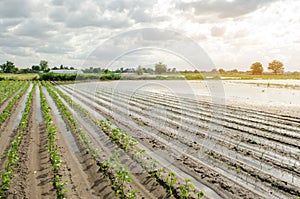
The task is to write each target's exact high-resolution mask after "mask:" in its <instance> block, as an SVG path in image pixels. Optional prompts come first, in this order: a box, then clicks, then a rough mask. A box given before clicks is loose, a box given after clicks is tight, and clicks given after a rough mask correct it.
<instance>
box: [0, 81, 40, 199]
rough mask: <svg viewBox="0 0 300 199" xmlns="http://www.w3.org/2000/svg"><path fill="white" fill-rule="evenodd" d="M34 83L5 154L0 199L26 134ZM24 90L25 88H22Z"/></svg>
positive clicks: (7, 187)
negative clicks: (5, 160) (5, 159)
mask: <svg viewBox="0 0 300 199" xmlns="http://www.w3.org/2000/svg"><path fill="white" fill-rule="evenodd" d="M35 86H36V83H34V85H33V88H32V90H31V91H30V93H29V96H28V99H27V101H26V105H25V110H24V112H23V114H22V118H21V121H20V123H19V126H18V128H17V131H18V134H17V136H16V137H15V139H14V140H13V141H12V143H11V148H10V149H9V150H8V152H7V156H6V157H7V162H6V165H5V171H4V173H2V174H1V180H2V182H1V187H0V198H3V197H4V195H5V192H6V191H7V190H8V189H9V184H10V183H11V182H12V178H13V175H14V169H15V168H16V167H17V166H18V164H19V163H18V160H19V155H18V150H19V146H20V143H21V142H22V139H23V136H24V135H26V134H27V133H28V132H27V131H28V120H29V116H30V110H31V104H32V99H33V92H34V90H35ZM24 88H26V87H24Z"/></svg>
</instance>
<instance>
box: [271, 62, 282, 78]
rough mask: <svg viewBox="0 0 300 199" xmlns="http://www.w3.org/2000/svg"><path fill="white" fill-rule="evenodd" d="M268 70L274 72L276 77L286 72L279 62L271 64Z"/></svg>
mask: <svg viewBox="0 0 300 199" xmlns="http://www.w3.org/2000/svg"><path fill="white" fill-rule="evenodd" d="M268 69H269V70H272V71H273V73H274V74H275V75H277V74H279V73H283V72H284V67H283V63H282V62H280V61H278V60H273V61H272V62H271V63H269V67H268Z"/></svg>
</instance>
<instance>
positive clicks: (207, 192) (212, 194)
mask: <svg viewBox="0 0 300 199" xmlns="http://www.w3.org/2000/svg"><path fill="white" fill-rule="evenodd" d="M61 89H63V88H61ZM65 94H67V95H69V96H70V93H67V92H65ZM70 97H71V96H70ZM73 100H74V102H79V104H80V105H82V106H83V107H84V106H86V105H85V104H84V103H83V102H82V101H80V100H78V99H76V97H75V95H73ZM85 100H87V101H88V99H85ZM87 103H89V104H91V105H92V104H93V103H94V102H93V101H89V102H87ZM95 105H97V104H95ZM87 108H88V109H87V110H89V111H91V110H92V109H91V108H90V107H87ZM95 115H97V116H98V117H100V118H101V117H102V118H103V116H102V115H100V114H99V113H95ZM83 124H84V123H83ZM85 126H86V125H85ZM90 130H91V131H90V133H93V129H90ZM138 147H139V148H140V149H146V151H151V150H150V149H149V148H147V147H146V146H145V145H143V144H142V143H141V142H139V144H138ZM151 157H152V158H154V159H156V160H159V162H160V164H161V165H168V167H169V168H170V169H172V170H174V171H179V170H180V169H178V168H176V167H175V166H173V165H171V162H168V160H167V159H166V158H163V159H162V158H161V156H159V155H157V154H155V153H151ZM178 174H179V175H180V176H181V177H182V178H183V179H186V178H190V179H192V181H193V184H194V185H195V186H196V187H197V188H198V189H200V190H202V191H204V192H205V195H206V196H207V197H208V198H217V199H218V198H221V197H220V196H219V195H218V194H217V193H216V192H215V191H213V190H212V189H211V188H209V187H208V186H206V185H204V184H202V183H200V182H199V181H197V180H196V179H195V178H194V177H193V176H191V175H189V174H187V173H185V172H184V171H182V170H180V172H178Z"/></svg>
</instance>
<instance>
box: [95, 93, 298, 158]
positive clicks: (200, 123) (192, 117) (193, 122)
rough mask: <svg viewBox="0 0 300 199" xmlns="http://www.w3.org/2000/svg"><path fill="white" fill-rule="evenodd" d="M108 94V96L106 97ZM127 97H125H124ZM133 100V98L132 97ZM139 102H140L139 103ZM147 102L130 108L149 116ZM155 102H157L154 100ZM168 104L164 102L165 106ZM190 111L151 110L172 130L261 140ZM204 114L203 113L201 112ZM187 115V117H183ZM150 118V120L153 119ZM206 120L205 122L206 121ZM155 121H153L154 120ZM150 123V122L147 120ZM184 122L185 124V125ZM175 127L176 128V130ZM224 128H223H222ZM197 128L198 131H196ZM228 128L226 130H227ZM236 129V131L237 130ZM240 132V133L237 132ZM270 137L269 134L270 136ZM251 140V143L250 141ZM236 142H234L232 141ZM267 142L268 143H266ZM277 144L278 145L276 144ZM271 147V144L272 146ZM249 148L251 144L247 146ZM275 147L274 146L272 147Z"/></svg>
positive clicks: (237, 141)
mask: <svg viewBox="0 0 300 199" xmlns="http://www.w3.org/2000/svg"><path fill="white" fill-rule="evenodd" d="M101 94H102V95H101V96H99V97H100V98H102V99H103V100H105V101H106V100H108V98H109V96H108V95H109V94H104V93H101ZM105 96H106V97H105ZM124 98H125V99H124ZM126 100H128V98H127V97H126V95H123V94H122V99H121V98H120V99H118V100H116V101H115V102H114V103H117V106H120V107H121V106H122V103H120V102H125V103H126ZM131 100H133V99H131ZM137 102H139V103H137ZM145 103H146V102H143V101H142V99H140V100H139V101H137V99H135V100H134V102H133V101H131V102H130V105H131V107H130V110H131V111H133V112H136V113H137V115H139V116H140V115H141V114H142V115H144V116H145V117H146V118H149V115H148V114H147V112H148V111H147V104H145ZM153 103H155V102H153ZM165 105H166V104H165V103H164V106H165ZM138 108H140V109H141V110H144V111H142V112H141V113H139V111H140V110H139V109H138ZM171 110H172V112H174V109H171ZM187 111H188V112H186V113H184V112H183V111H181V112H180V113H177V114H176V115H175V113H169V112H168V113H167V116H168V117H171V119H169V118H163V117H162V116H161V115H162V114H159V113H154V112H151V114H152V115H151V117H150V118H151V119H152V120H153V118H154V117H155V118H156V119H157V120H158V121H159V120H160V121H164V122H165V123H167V124H168V125H169V127H171V126H173V128H170V130H169V131H170V132H172V131H175V132H176V131H178V130H176V129H177V127H179V126H181V129H182V130H185V131H188V132H191V133H192V132H194V133H196V134H199V133H201V135H202V134H203V135H204V136H205V135H206V133H203V132H206V131H207V130H209V129H210V130H211V131H212V133H211V134H210V136H212V134H214V135H216V136H215V139H216V138H218V139H219V137H220V138H221V140H223V141H224V140H226V139H225V138H224V137H223V136H226V137H228V140H230V143H231V142H233V141H235V140H236V143H240V142H246V143H245V144H247V145H249V144H252V143H253V144H254V143H257V144H258V143H259V141H257V140H256V141H255V140H253V139H254V137H253V136H252V137H250V136H249V135H248V131H244V130H241V129H240V127H239V128H238V129H236V128H235V127H234V125H233V126H232V124H231V123H230V122H229V121H228V123H227V124H226V126H224V125H223V126H222V123H216V121H213V122H214V125H209V122H210V120H209V119H208V116H207V117H206V118H204V119H202V118H198V116H196V114H192V112H193V111H192V110H187ZM201 114H203V113H201ZM183 116H185V117H183ZM152 120H150V122H151V121H152ZM176 121H180V123H178V122H176ZM204 121H205V122H204ZM152 122H153V121H152ZM146 123H148V122H146ZM183 124H184V125H183ZM188 126H193V128H188ZM252 128H255V127H252ZM174 129H175V130H174ZM201 129H203V131H200V130H201ZM220 129H221V130H220ZM222 129H223V130H222ZM196 130H197V131H196ZM225 130H226V131H225ZM235 130H236V131H235ZM249 131H250V134H251V135H256V136H258V138H257V139H260V140H261V139H264V138H265V137H266V136H259V135H257V130H256V131H255V133H254V132H253V131H252V130H251V129H250V130H249ZM216 132H219V133H216ZM237 132H238V133H237ZM177 137H178V136H177ZM268 138H269V136H268ZM249 142H250V143H249ZM268 142H272V143H273V142H274V141H270V140H269V141H268ZM263 143H265V140H263ZM232 144H234V143H232ZM265 144H267V143H265ZM276 146H277V145H276ZM270 147H271V146H270ZM247 148H249V146H247ZM272 148H273V147H272ZM273 150H275V151H276V153H278V151H280V152H284V151H282V150H281V149H280V148H278V147H276V148H275V145H274V149H273ZM290 155H291V156H292V155H293V154H292V152H290Z"/></svg>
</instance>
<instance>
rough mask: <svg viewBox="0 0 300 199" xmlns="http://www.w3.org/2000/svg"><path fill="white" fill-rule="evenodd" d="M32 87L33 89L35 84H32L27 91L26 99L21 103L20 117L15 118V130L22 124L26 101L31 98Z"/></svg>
mask: <svg viewBox="0 0 300 199" xmlns="http://www.w3.org/2000/svg"><path fill="white" fill-rule="evenodd" d="M32 87H33V84H32V83H30V86H29V87H28V89H27V91H25V97H24V98H23V99H22V100H21V101H20V103H21V104H20V109H19V110H21V111H19V113H18V115H17V116H16V117H15V120H14V125H13V128H14V129H16V128H18V126H19V124H20V122H21V119H22V115H23V112H24V109H25V106H26V101H27V99H28V96H29V93H30V91H31V89H32ZM17 111H18V110H17Z"/></svg>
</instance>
